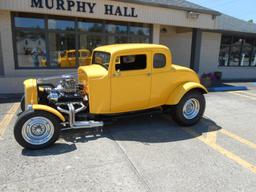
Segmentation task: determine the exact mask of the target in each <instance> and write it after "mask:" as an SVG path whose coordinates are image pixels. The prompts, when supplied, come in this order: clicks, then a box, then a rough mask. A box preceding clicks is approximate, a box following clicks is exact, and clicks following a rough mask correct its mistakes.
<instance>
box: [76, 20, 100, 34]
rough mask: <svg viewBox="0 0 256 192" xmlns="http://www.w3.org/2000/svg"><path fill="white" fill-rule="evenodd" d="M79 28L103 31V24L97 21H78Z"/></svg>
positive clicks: (81, 29) (88, 30) (89, 30)
mask: <svg viewBox="0 0 256 192" xmlns="http://www.w3.org/2000/svg"><path fill="white" fill-rule="evenodd" d="M78 29H79V30H80V31H85V32H103V24H102V23H95V22H82V21H79V22H78Z"/></svg>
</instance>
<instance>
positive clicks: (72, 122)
mask: <svg viewBox="0 0 256 192" xmlns="http://www.w3.org/2000/svg"><path fill="white" fill-rule="evenodd" d="M60 105H61V104H60ZM65 105H67V107H68V110H66V109H63V108H61V107H60V106H58V107H57V109H58V110H59V111H60V112H62V113H65V114H68V116H69V122H68V123H69V126H70V129H86V128H87V129H88V128H96V127H103V126H104V123H103V122H102V121H92V120H91V121H76V119H75V117H76V114H77V113H79V112H81V111H84V110H85V109H86V108H87V107H86V106H85V105H84V104H83V103H82V102H80V103H67V104H65ZM74 105H80V106H81V107H79V108H77V109H75V107H74Z"/></svg>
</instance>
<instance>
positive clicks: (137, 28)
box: [129, 25, 150, 36]
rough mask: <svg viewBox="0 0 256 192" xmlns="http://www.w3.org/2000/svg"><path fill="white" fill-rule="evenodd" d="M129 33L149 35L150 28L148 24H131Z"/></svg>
mask: <svg viewBox="0 0 256 192" xmlns="http://www.w3.org/2000/svg"><path fill="white" fill-rule="evenodd" d="M129 33H130V34H134V35H146V36H147V35H150V28H149V27H148V25H131V26H130V29H129Z"/></svg>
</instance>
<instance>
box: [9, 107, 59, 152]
mask: <svg viewBox="0 0 256 192" xmlns="http://www.w3.org/2000/svg"><path fill="white" fill-rule="evenodd" d="M59 133H60V121H59V119H58V118H57V117H55V116H54V115H52V114H50V113H48V112H45V111H32V110H31V111H25V112H23V113H22V114H21V115H20V116H19V117H18V119H17V122H16V124H15V127H14V137H15V139H16V141H17V142H18V143H19V144H20V145H21V146H22V147H24V148H28V149H42V148H46V147H48V146H50V145H52V144H53V143H55V141H56V140H57V139H58V138H59Z"/></svg>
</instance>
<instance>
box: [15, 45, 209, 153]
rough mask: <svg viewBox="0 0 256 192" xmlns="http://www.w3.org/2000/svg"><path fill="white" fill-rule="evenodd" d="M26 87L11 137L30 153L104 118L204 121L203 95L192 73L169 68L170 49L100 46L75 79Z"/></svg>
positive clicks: (32, 82)
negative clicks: (161, 115) (156, 115)
mask: <svg viewBox="0 0 256 192" xmlns="http://www.w3.org/2000/svg"><path fill="white" fill-rule="evenodd" d="M24 86H25V97H24V99H23V101H22V110H23V112H22V113H21V114H20V115H19V117H18V120H17V122H16V124H15V128H14V135H15V138H16V140H17V142H18V143H19V144H20V145H21V146H23V147H25V148H30V149H41V148H44V147H48V146H49V145H51V144H53V143H54V142H55V141H56V140H57V139H58V136H59V134H60V131H61V130H63V129H79V128H94V127H101V126H104V123H105V122H106V119H108V118H110V119H111V118H115V117H123V116H126V115H127V116H128V117H129V115H131V114H145V113H151V112H153V111H155V110H158V111H161V112H166V111H169V112H171V113H170V114H172V116H173V118H174V119H175V120H176V121H177V122H178V123H179V124H181V125H185V126H190V125H193V124H195V123H197V122H198V121H199V120H200V119H201V117H202V116H203V113H204V110H205V98H204V95H203V94H205V93H207V90H206V88H205V87H204V86H202V85H201V84H200V81H199V78H198V76H197V74H196V73H195V72H194V71H193V70H191V69H188V68H185V67H181V66H178V65H174V64H172V55H171V52H170V50H169V49H168V48H167V47H165V46H162V45H154V44H119V45H107V46H102V47H98V48H96V49H95V50H94V51H93V53H92V60H91V64H90V65H88V66H82V67H79V69H78V73H77V78H76V77H74V76H70V75H66V76H62V77H61V79H60V81H59V83H58V84H57V85H53V84H50V83H46V82H44V80H43V79H28V80H26V81H25V82H24ZM128 114H129V115H128Z"/></svg>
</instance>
